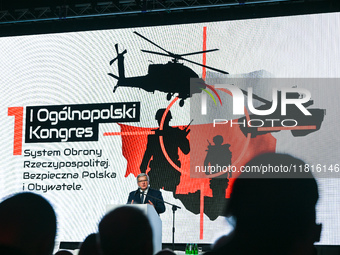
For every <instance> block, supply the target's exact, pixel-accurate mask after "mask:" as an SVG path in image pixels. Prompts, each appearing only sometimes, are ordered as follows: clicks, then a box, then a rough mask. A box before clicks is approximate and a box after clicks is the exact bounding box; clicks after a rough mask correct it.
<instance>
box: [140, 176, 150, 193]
mask: <svg viewBox="0 0 340 255" xmlns="http://www.w3.org/2000/svg"><path fill="white" fill-rule="evenodd" d="M138 186H139V187H140V188H141V190H146V189H147V187H148V186H149V182H148V177H146V176H142V177H139V178H138Z"/></svg>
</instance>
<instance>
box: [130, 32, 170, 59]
mask: <svg viewBox="0 0 340 255" xmlns="http://www.w3.org/2000/svg"><path fill="white" fill-rule="evenodd" d="M134 33H135V34H136V35H138V36H140V37H142V38H143V39H144V40H146V41H148V42H149V43H151V44H153V45H155V46H156V47H157V48H159V49H161V50H162V51H165V52H166V53H168V54H171V52H169V51H167V50H165V49H163V48H162V47H161V46H159V45H157V44H156V43H154V42H153V41H150V40H149V39H148V38H146V37H145V36H143V35H141V34H140V33H138V32H136V31H134Z"/></svg>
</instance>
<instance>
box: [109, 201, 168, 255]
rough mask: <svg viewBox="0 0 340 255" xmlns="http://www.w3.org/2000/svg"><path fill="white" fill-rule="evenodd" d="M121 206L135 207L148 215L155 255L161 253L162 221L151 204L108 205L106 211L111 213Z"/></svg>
mask: <svg viewBox="0 0 340 255" xmlns="http://www.w3.org/2000/svg"><path fill="white" fill-rule="evenodd" d="M121 206H133V207H135V208H138V209H140V210H141V211H142V212H143V213H144V214H145V215H146V217H147V218H148V219H149V222H150V225H151V228H152V239H153V254H156V253H157V252H158V251H160V250H161V249H162V221H161V218H160V217H159V215H158V213H157V212H156V210H155V208H154V207H153V206H152V205H149V204H124V205H107V206H106V211H107V212H109V211H112V210H114V209H116V208H117V207H121Z"/></svg>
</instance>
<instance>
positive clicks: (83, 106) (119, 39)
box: [0, 13, 340, 245]
mask: <svg viewBox="0 0 340 255" xmlns="http://www.w3.org/2000/svg"><path fill="white" fill-rule="evenodd" d="M339 28H340V13H328V14H313V15H301V16H287V17H274V18H261V19H246V20H235V21H221V22H211V23H195V24H183V25H171V26H154V27H139V28H126V29H115V30H98V31H85V32H72V33H57V34H41V35H29V36H14V37H2V38H0V51H1V56H0V70H1V72H0V82H1V87H0V100H1V109H0V110H1V118H0V126H1V145H0V150H1V151H0V153H1V155H0V167H1V176H0V197H1V199H5V198H6V197H8V196H10V195H11V194H13V193H17V192H22V191H29V192H35V193H38V194H41V195H43V196H44V197H45V198H46V199H48V200H49V201H50V202H51V204H52V205H53V207H54V208H55V211H56V213H57V218H58V230H57V241H58V242H61V241H68V242H70V241H76V242H77V241H82V240H83V239H84V238H85V237H86V236H87V235H88V234H90V233H92V232H96V231H97V224H98V222H99V221H100V220H101V218H102V217H103V215H104V214H105V213H106V208H107V207H108V206H109V205H116V204H125V203H126V202H127V198H128V194H129V192H131V191H133V190H136V189H137V182H136V176H137V175H138V174H139V173H141V172H146V173H148V174H149V176H150V184H151V186H152V187H155V188H159V189H160V190H161V191H162V195H163V198H164V200H165V201H168V202H170V203H173V204H176V205H178V206H180V207H181V209H179V210H177V211H176V232H175V242H176V243H212V242H214V241H215V240H216V239H217V238H218V237H219V236H221V235H223V234H226V233H228V232H230V231H231V229H232V224H231V222H230V221H228V220H226V218H225V217H223V213H222V211H223V210H222V209H223V204H224V202H225V201H227V200H228V198H229V196H230V191H231V188H232V183H233V181H234V180H235V178H236V177H237V176H236V175H233V173H232V172H230V175H229V176H227V178H224V179H221V180H222V181H221V180H217V181H211V180H210V178H206V177H207V173H205V174H204V175H205V176H204V178H201V177H200V176H196V175H195V174H194V172H195V171H194V170H195V169H196V170H197V169H200V167H201V168H202V169H204V166H205V165H207V164H209V160H210V164H211V162H212V161H211V159H209V157H210V156H209V155H210V154H211V153H212V150H213V147H214V146H216V145H218V144H220V145H222V144H223V145H226V146H225V151H228V152H229V153H230V154H228V155H227V156H226V157H227V158H228V160H229V163H230V164H231V165H233V164H234V165H237V166H240V165H244V164H245V163H246V161H247V160H249V159H250V158H252V157H253V156H255V155H258V154H261V153H265V152H280V153H289V154H291V155H293V156H296V157H298V158H301V159H302V160H304V161H305V162H306V163H308V164H309V166H310V168H311V169H312V170H313V172H315V176H316V178H317V182H318V185H319V191H320V199H319V202H318V204H317V221H318V222H320V223H322V224H323V231H322V237H321V241H320V243H319V244H327V245H340V217H339V212H340V181H339V178H338V177H339V176H340V171H339V169H340V165H339V164H340V157H339V155H340V136H339V135H338V132H339V126H340V121H339V114H338V113H339V109H340V102H339V94H340V80H338V78H339V77H340V68H339V66H340V34H339ZM191 78H196V80H199V81H201V82H202V81H205V83H204V82H203V83H202V84H203V85H202V84H201V85H202V87H201V88H200V89H198V90H197V91H196V90H195V91H192V90H190V80H191ZM228 79H234V80H233V82H232V83H229V86H234V88H235V89H234V92H235V91H239V92H240V93H241V94H243V95H244V104H243V105H244V106H245V107H246V109H247V111H244V112H242V107H241V110H240V107H238V108H236V106H234V105H233V104H232V103H231V102H232V99H231V98H232V97H228V96H226V93H225V91H224V92H223V91H222V90H223V89H217V88H218V86H216V84H224V83H225V81H228ZM251 79H254V80H253V82H251V84H250V83H249V81H250V80H251ZM229 81H230V80H229ZM260 81H261V82H260ZM263 81H267V85H263V83H262V82H263ZM247 82H248V83H247ZM205 84H206V85H205ZM280 84H284V85H282V86H281V85H280ZM250 87H251V88H252V89H251V90H249V88H250ZM214 88H215V91H216V92H217V94H218V95H219V97H217V95H216V94H215V93H214V92H213V90H214ZM229 88H230V87H229ZM283 88H286V92H287V91H288V92H287V93H286V94H284V93H283ZM211 89H213V90H211ZM294 89H295V90H294ZM273 91H274V92H275V93H273ZM276 91H280V93H278V94H277V93H276ZM294 91H295V92H296V93H295V94H297V97H296V98H295V99H298V100H304V99H306V98H307V99H306V102H304V103H303V104H301V105H300V108H299V109H298V113H296V115H294V116H291V115H289V114H287V116H286V118H285V119H280V121H276V120H273V119H277V118H273V117H271V118H269V117H268V116H269V115H270V114H271V113H272V112H267V113H266V114H264V115H263V114H262V115H261V113H264V112H263V110H264V109H269V108H270V107H269V106H270V105H271V104H272V102H276V104H273V105H274V108H275V107H276V108H275V109H274V108H273V110H281V111H283V110H284V109H283V107H282V106H283V105H282V104H279V103H277V102H281V101H283V100H282V99H283V98H282V97H281V96H283V95H288V94H289V93H293V94H294ZM245 92H246V94H244V93H245ZM209 93H210V94H209ZM235 93H236V92H235ZM275 95H278V96H277V97H278V98H275ZM250 96H252V100H251V102H253V103H249V101H248V100H247V98H248V97H250ZM234 97H235V96H234ZM202 98H204V99H205V100H206V102H207V105H204V104H200V103H198V104H196V103H197V102H198V101H199V100H202ZM219 98H220V99H221V101H220V100H219ZM295 99H291V100H295ZM214 100H216V102H213V101H214ZM194 102H195V107H194V108H195V109H193V107H192V106H193V105H194ZM291 102H292V101H290V103H291ZM288 104H289V103H288ZM216 105H217V106H219V107H220V108H219V109H220V115H219V116H220V117H219V118H220V119H221V122H224V124H225V125H219V126H218V128H219V131H218V134H219V135H211V136H208V137H204V139H199V137H198V136H197V133H195V132H194V131H195V128H203V129H200V130H201V132H202V130H203V131H204V126H205V125H206V123H211V122H212V121H213V120H212V119H209V118H210V115H209V111H210V109H211V107H213V106H214V107H215V106H216ZM221 105H223V107H229V106H230V107H235V108H234V110H235V109H238V110H239V112H238V114H239V115H238V119H237V122H238V123H239V124H234V126H236V128H234V129H231V127H230V122H228V121H231V117H230V116H229V115H228V114H227V113H226V111H224V110H223V109H225V108H223V107H222V106H221ZM217 106H216V107H217ZM261 107H264V108H261ZM229 109H231V108H229ZM260 109H261V110H260ZM195 110H197V111H195ZM204 110H206V111H207V112H208V114H206V115H204V114H203V115H200V118H195V114H196V113H197V112H198V113H199V114H201V113H202V111H203V112H204ZM303 110H307V112H303ZM261 111H262V112H261ZM301 111H302V114H301ZM166 112H168V114H167V115H166V114H165V113H166ZM307 113H311V114H312V115H313V118H311V119H310V118H307V117H308V116H307V117H306V116H305V115H308V114H307ZM255 115H257V117H256V116H255ZM260 115H261V116H260ZM302 115H303V116H302ZM259 116H260V117H259ZM249 118H250V119H251V118H252V119H253V120H252V121H250V122H249V120H250V119H249ZM301 119H302V120H301ZM234 121H236V120H234ZM245 122H248V124H250V125H252V126H253V127H257V129H256V130H255V129H250V128H249V125H248V126H247V125H243V126H242V125H241V124H240V123H245ZM254 130H255V131H254ZM206 134H208V133H206ZM195 135H196V136H195ZM195 155H198V156H199V157H195ZM201 158H203V159H204V160H200V162H197V161H198V160H197V159H201ZM202 161H203V162H202ZM204 161H205V162H204ZM193 166H195V167H194V168H193ZM202 169H201V170H202ZM296 170H298V171H300V170H301V169H296ZM228 173H229V172H228ZM208 177H209V176H208ZM221 182H222V183H221ZM216 187H217V188H216ZM221 187H222V188H221ZM287 189H289V187H287ZM172 216H173V214H172V210H171V206H169V205H166V212H165V213H163V214H161V215H160V217H161V220H162V223H163V242H164V243H170V242H171V241H172Z"/></svg>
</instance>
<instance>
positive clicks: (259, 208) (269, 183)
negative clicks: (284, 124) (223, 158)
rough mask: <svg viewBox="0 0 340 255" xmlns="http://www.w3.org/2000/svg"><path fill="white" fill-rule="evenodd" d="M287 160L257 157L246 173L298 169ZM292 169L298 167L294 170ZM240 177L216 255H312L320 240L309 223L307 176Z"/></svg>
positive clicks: (313, 196) (314, 193)
mask: <svg viewBox="0 0 340 255" xmlns="http://www.w3.org/2000/svg"><path fill="white" fill-rule="evenodd" d="M304 165H305V163H304V162H303V161H301V160H299V159H296V158H294V157H292V156H289V155H283V154H263V155H261V156H258V157H256V158H254V159H253V160H251V161H250V162H249V163H248V164H247V165H246V167H247V169H248V170H250V169H253V170H254V169H256V168H257V169H259V167H261V166H262V169H263V166H267V167H268V168H269V167H272V168H271V169H272V170H273V169H274V168H275V169H283V168H284V167H286V169H288V168H289V167H290V168H291V169H293V167H294V166H296V167H299V166H302V167H304ZM296 169H298V168H296ZM292 172H293V171H291V173H289V172H283V173H278V172H275V171H271V172H269V171H268V172H266V173H262V172H261V173H259V172H255V171H253V172H252V171H250V172H243V173H242V174H241V175H240V176H239V178H237V179H236V181H235V183H234V186H233V190H232V194H231V197H230V200H229V203H228V204H227V207H226V214H227V216H232V217H233V218H234V220H235V229H234V231H233V233H232V234H230V235H229V236H228V238H226V241H225V243H224V244H223V245H220V247H219V248H216V251H218V252H222V251H223V252H225V251H229V253H230V254H250V253H251V254H261V255H264V254H284V255H286V254H289V255H291V254H301V255H302V254H306V255H307V254H314V252H315V249H314V246H313V243H314V242H315V241H318V240H319V238H320V232H321V226H320V225H317V224H316V223H315V220H316V213H315V205H316V203H317V200H318V188H317V183H316V181H315V179H314V178H313V176H312V174H311V173H309V172H307V173H306V172H304V171H303V172H296V173H292Z"/></svg>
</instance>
